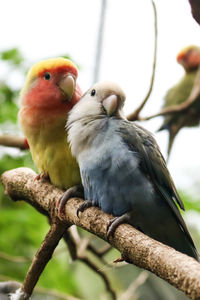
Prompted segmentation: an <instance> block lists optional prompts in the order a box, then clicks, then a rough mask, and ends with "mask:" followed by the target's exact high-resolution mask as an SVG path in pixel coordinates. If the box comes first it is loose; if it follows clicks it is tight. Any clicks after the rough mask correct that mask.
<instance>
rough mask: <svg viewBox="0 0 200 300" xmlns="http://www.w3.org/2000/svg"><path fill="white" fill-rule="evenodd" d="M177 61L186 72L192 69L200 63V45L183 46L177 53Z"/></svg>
mask: <svg viewBox="0 0 200 300" xmlns="http://www.w3.org/2000/svg"><path fill="white" fill-rule="evenodd" d="M176 59H177V62H178V63H179V64H181V65H182V66H183V67H184V69H185V71H186V72H190V71H193V70H195V69H197V68H198V67H199V64H200V47H197V46H189V47H186V48H184V49H183V50H181V51H180V52H179V54H178V55H177V58H176Z"/></svg>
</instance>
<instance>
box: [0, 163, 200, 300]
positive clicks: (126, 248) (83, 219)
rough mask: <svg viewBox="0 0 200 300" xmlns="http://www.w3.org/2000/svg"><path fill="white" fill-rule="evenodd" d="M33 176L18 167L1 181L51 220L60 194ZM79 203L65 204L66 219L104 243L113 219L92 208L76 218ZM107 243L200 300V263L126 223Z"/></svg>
mask: <svg viewBox="0 0 200 300" xmlns="http://www.w3.org/2000/svg"><path fill="white" fill-rule="evenodd" d="M35 176H36V173H35V172H34V171H32V170H30V169H28V168H18V169H15V170H11V171H7V172H5V173H4V174H3V175H2V182H3V184H4V186H5V190H6V192H7V194H8V195H9V196H10V197H11V198H12V199H13V200H25V201H26V202H28V203H29V204H31V205H32V206H34V207H35V208H36V209H38V210H40V211H42V212H46V214H47V215H50V216H51V217H52V218H54V217H55V216H56V214H57V212H56V209H55V204H56V201H57V200H58V198H59V197H60V196H61V195H62V193H63V192H62V191H61V190H59V189H58V188H56V187H53V186H52V185H51V184H50V183H48V182H42V181H34V178H35ZM82 201H83V200H81V199H76V198H73V199H70V200H69V201H68V203H67V205H66V209H65V211H66V216H65V220H66V221H67V222H68V223H71V224H75V225H77V226H80V227H82V228H84V229H86V230H87V231H89V232H91V233H93V234H95V235H96V236H99V237H100V238H102V239H104V240H106V229H107V224H108V222H109V220H110V219H111V218H112V216H110V215H107V214H105V213H103V212H102V211H101V210H100V209H98V208H94V207H92V208H88V209H87V210H86V211H85V212H83V213H82V214H81V215H80V218H78V217H77V215H76V210H77V208H78V207H79V205H80V204H81V203H82ZM110 244H111V245H112V246H113V247H115V248H116V249H118V250H119V251H120V252H121V255H122V257H123V259H125V260H126V261H128V262H129V263H132V264H135V265H136V266H138V267H141V268H144V269H146V270H149V271H151V272H153V273H154V274H156V275H157V276H159V277H161V278H162V279H164V280H165V281H167V282H169V283H170V284H172V285H173V286H175V287H176V288H178V289H179V290H181V291H183V292H184V293H185V294H186V295H188V296H189V297H190V298H191V299H196V300H198V299H199V300H200V264H199V263H198V262H196V261H195V260H194V259H193V258H190V257H188V256H187V255H184V254H182V253H179V252H177V251H175V250H174V249H172V248H170V247H168V246H165V245H163V244H161V243H159V242H157V241H155V240H152V239H151V238H149V237H147V236H146V235H144V234H142V233H141V232H139V231H137V230H136V229H134V228H133V227H131V226H130V225H127V224H123V225H120V226H119V227H118V228H117V230H116V232H115V234H114V237H113V238H110Z"/></svg>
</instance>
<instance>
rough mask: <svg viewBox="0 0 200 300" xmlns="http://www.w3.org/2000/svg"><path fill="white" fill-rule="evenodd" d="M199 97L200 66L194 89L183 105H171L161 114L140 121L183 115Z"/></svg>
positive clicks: (162, 110)
mask: <svg viewBox="0 0 200 300" xmlns="http://www.w3.org/2000/svg"><path fill="white" fill-rule="evenodd" d="M199 95H200V66H199V69H198V72H197V75H196V77H195V81H194V85H193V88H192V90H191V92H190V94H189V96H188V98H187V99H186V100H185V101H184V102H183V103H181V104H178V105H171V106H168V107H164V108H163V109H161V111H160V112H158V113H156V114H153V115H151V116H149V117H145V118H140V120H142V121H147V120H150V119H153V118H155V117H160V116H166V115H172V114H176V113H183V112H184V111H186V110H187V109H189V108H190V107H191V105H192V104H193V103H194V102H195V101H196V100H198V97H199Z"/></svg>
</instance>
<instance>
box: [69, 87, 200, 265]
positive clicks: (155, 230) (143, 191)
mask: <svg viewBox="0 0 200 300" xmlns="http://www.w3.org/2000/svg"><path fill="white" fill-rule="evenodd" d="M124 101H125V94H124V92H123V91H122V89H121V88H120V87H119V86H118V85H117V84H115V83H111V82H100V83H97V84H95V85H94V86H93V87H92V88H91V89H89V90H88V91H87V92H86V93H85V94H84V95H83V97H82V98H81V100H80V101H79V102H78V103H77V104H76V105H75V106H74V107H73V109H72V110H71V111H70V113H69V117H68V122H67V128H68V139H69V142H70V146H71V150H72V154H73V155H74V156H75V157H76V159H77V161H78V163H79V167H80V172H81V179H82V184H83V187H84V196H85V199H87V200H85V201H84V202H83V204H82V205H81V206H80V207H79V209H78V211H77V213H80V212H81V211H83V210H84V209H85V208H87V207H89V206H98V207H100V208H101V209H102V210H103V211H104V212H106V213H109V214H112V215H113V216H115V218H114V219H113V220H112V221H111V222H110V223H109V226H108V232H107V234H108V237H109V236H110V235H111V234H112V233H113V232H114V230H115V228H116V227H117V226H118V225H119V224H121V223H129V224H131V225H132V226H134V227H136V228H137V229H139V230H140V231H142V232H143V233H145V234H147V235H149V236H150V237H152V238H154V239H156V240H158V241H160V242H162V243H164V244H167V245H169V246H171V247H173V248H175V249H176V250H178V251H181V252H183V253H185V254H188V255H190V256H192V257H194V258H195V259H197V260H198V254H197V251H196V248H195V246H194V243H193V241H192V238H191V236H190V234H189V232H188V229H187V227H186V224H185V222H184V220H183V218H182V216H181V214H180V212H179V209H178V207H177V204H178V205H179V207H180V208H182V209H184V206H183V203H182V201H181V199H180V198H179V196H178V194H177V191H176V188H175V186H174V183H173V180H172V178H171V176H170V174H169V171H168V169H167V166H166V163H165V160H164V158H163V156H162V154H161V152H160V150H159V147H158V145H157V143H156V141H155V139H154V138H153V136H152V134H151V133H150V132H149V131H147V130H146V129H144V128H142V127H141V126H139V125H137V124H136V123H134V122H130V121H127V120H126V119H125V118H124V117H123V112H122V107H123V104H124Z"/></svg>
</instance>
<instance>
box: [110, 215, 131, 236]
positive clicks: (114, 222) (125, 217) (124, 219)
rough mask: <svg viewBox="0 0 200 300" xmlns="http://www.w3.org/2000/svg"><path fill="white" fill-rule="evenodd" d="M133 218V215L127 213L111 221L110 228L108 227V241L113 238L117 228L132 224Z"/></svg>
mask: <svg viewBox="0 0 200 300" xmlns="http://www.w3.org/2000/svg"><path fill="white" fill-rule="evenodd" d="M131 218H132V214H131V213H125V214H123V215H122V216H120V217H115V218H113V219H112V220H110V221H109V223H108V226H107V234H106V235H107V239H108V240H109V238H110V237H111V236H113V234H114V232H115V230H116V228H117V227H118V226H119V225H120V224H123V223H130V220H131Z"/></svg>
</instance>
